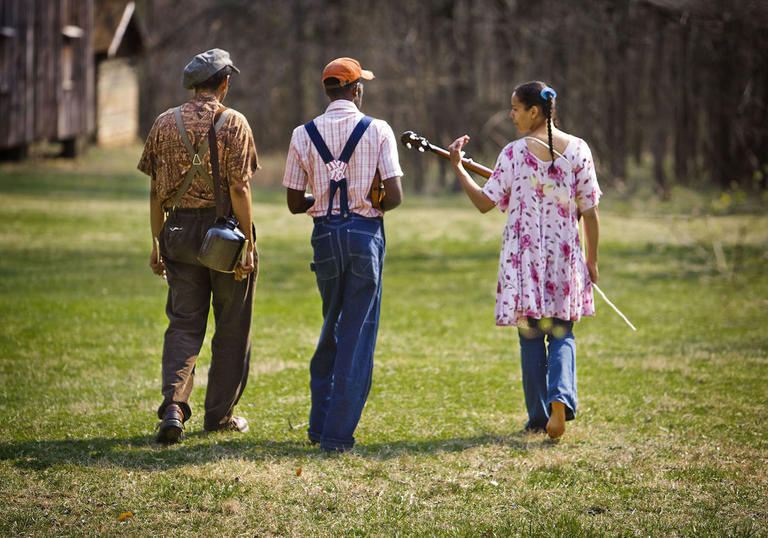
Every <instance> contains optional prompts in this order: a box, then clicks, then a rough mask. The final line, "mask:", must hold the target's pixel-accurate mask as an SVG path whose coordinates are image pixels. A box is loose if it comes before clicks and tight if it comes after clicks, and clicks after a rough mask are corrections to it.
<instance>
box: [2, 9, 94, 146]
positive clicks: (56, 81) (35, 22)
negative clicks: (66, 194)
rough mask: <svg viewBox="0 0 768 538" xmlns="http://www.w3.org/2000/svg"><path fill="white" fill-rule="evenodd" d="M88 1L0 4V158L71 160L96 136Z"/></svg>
mask: <svg viewBox="0 0 768 538" xmlns="http://www.w3.org/2000/svg"><path fill="white" fill-rule="evenodd" d="M93 10H94V2H93V0H2V2H0V151H2V152H3V154H5V155H8V154H10V155H14V156H23V155H24V154H25V153H26V149H27V147H28V146H29V144H31V143H32V142H37V141H46V140H48V141H59V142H62V143H63V147H64V153H65V154H74V153H75V151H76V148H77V146H78V144H79V143H80V142H84V141H86V140H87V139H88V138H90V137H91V136H92V134H93V132H94V128H95V109H94V93H95V87H94V53H93V40H92V35H93Z"/></svg>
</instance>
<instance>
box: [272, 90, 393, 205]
mask: <svg viewBox="0 0 768 538" xmlns="http://www.w3.org/2000/svg"><path fill="white" fill-rule="evenodd" d="M362 117H363V113H362V112H360V111H359V110H358V109H357V106H356V105H355V104H354V103H353V102H352V101H347V100H345V99H339V100H336V101H333V102H332V103H331V104H330V105H328V108H327V109H326V110H325V113H324V114H322V115H320V116H318V117H317V118H315V119H314V122H315V126H317V130H318V131H319V132H320V135H321V136H322V137H323V140H324V141H325V143H326V145H327V146H328V149H329V150H330V151H331V154H332V155H333V156H334V158H338V157H339V155H340V154H341V150H342V149H343V148H344V144H346V142H347V139H348V138H349V135H350V133H351V132H352V129H354V127H355V125H357V122H358V121H360V118H362ZM377 168H378V169H379V171H380V172H381V177H382V179H390V178H393V177H399V176H402V175H403V171H402V170H401V168H400V163H399V161H398V157H397V143H396V140H395V135H394V133H393V132H392V128H391V127H390V126H389V125H388V124H387V123H386V122H385V121H382V120H373V121H372V122H371V124H370V125H369V126H368V129H367V130H366V131H365V134H363V137H362V138H361V139H360V142H359V143H358V144H357V147H356V148H355V151H354V153H352V158H350V160H349V165H348V166H347V172H346V178H347V191H348V203H349V209H350V211H352V212H353V213H357V214H358V215H361V216H363V217H380V216H381V215H382V212H381V211H379V210H378V209H374V208H373V206H372V205H371V199H370V197H369V194H370V192H369V191H370V189H371V183H372V182H373V176H374V175H375V174H376V169H377ZM307 184H309V187H310V189H311V190H312V194H313V195H314V197H315V203H314V205H313V206H312V207H311V208H309V211H307V214H308V215H310V216H312V217H323V216H325V214H326V212H327V210H328V193H329V190H330V179H329V172H328V169H327V168H326V166H325V163H324V162H323V159H322V158H321V157H320V154H319V153H318V152H317V149H315V146H314V145H313V144H312V141H311V140H310V138H309V134H307V130H306V129H305V128H304V126H303V125H301V126H299V127H296V129H294V130H293V136H292V137H291V146H290V148H289V149H288V158H287V160H286V163H285V176H284V177H283V185H284V186H285V187H287V188H289V189H295V190H297V191H304V190H306V188H307ZM333 212H334V213H339V196H338V194H337V195H336V196H335V197H334V200H333Z"/></svg>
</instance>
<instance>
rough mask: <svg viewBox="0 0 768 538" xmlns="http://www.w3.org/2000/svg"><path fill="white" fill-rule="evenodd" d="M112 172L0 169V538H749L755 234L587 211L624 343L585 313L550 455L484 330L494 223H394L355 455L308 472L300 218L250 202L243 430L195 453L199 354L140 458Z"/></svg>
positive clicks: (764, 470)
mask: <svg viewBox="0 0 768 538" xmlns="http://www.w3.org/2000/svg"><path fill="white" fill-rule="evenodd" d="M138 153H139V149H138V148H131V149H130V151H128V152H124V151H106V150H93V151H91V153H90V154H89V155H88V156H87V157H86V158H83V159H81V160H79V161H78V162H76V163H71V162H67V161H55V160H49V161H43V162H37V163H34V162H32V163H22V164H7V163H6V164H2V165H0V535H2V536H9V535H10V536H13V535H37V536H43V535H133V536H152V535H154V536H169V535H174V536H211V535H226V536H264V535H266V536H269V535H289V536H350V535H371V536H409V535H434V536H508V535H522V536H581V535H617V534H618V535H629V536H631V535H642V536H662V535H664V536H711V535H718V536H766V535H768V433H766V432H767V430H766V426H765V421H766V409H767V408H768V330H767V329H766V322H768V270H767V269H766V267H768V217H767V216H766V214H765V212H764V211H762V212H760V211H754V212H752V213H743V212H742V213H739V214H733V212H731V213H729V212H728V211H726V210H725V208H724V205H725V204H724V203H723V201H722V200H721V201H720V202H719V203H720V205H719V206H718V205H717V204H716V205H712V204H709V203H708V202H707V201H706V200H705V199H703V198H701V197H696V196H692V195H690V194H685V193H682V194H681V196H682V195H686V196H688V198H687V199H686V201H685V202H684V203H681V202H677V203H676V202H674V201H673V202H672V203H666V204H660V203H658V202H654V201H653V200H652V199H648V200H646V201H644V202H643V201H631V200H630V199H620V198H619V197H618V196H617V195H616V194H615V193H612V192H611V189H610V187H609V186H608V185H604V190H605V192H606V195H605V198H604V199H603V203H602V205H601V219H602V226H603V229H602V238H601V258H600V271H601V278H600V285H601V287H602V289H603V290H604V291H605V292H606V293H607V294H608V295H609V297H610V298H611V299H612V300H613V301H614V302H615V303H616V304H617V305H618V306H619V307H620V308H621V309H622V310H623V311H624V312H625V313H626V314H627V316H628V317H629V318H630V320H631V321H632V322H633V323H634V324H635V325H636V326H637V327H638V329H639V331H638V332H636V333H635V332H632V331H631V330H630V329H629V328H628V327H627V326H626V325H625V324H624V322H623V321H621V319H620V318H619V317H618V316H617V315H616V314H614V313H613V311H612V310H610V308H609V307H608V306H607V305H606V304H605V302H604V301H603V300H602V299H600V298H599V297H598V298H596V303H597V307H598V316H597V317H596V318H590V319H586V320H584V321H583V322H582V323H579V324H578V325H577V327H576V329H575V332H576V339H577V346H578V358H577V363H578V386H579V400H580V401H579V403H580V405H579V409H578V417H577V419H576V420H575V421H574V422H569V423H568V429H567V431H566V434H565V436H564V438H563V439H562V441H561V442H559V443H551V442H548V441H547V440H546V438H545V436H541V435H528V434H524V433H521V428H522V427H523V425H524V423H525V419H526V414H525V407H524V403H523V395H522V388H521V382H520V365H519V360H520V359H519V348H518V343H517V334H516V332H515V331H514V330H513V329H509V328H497V327H495V326H494V322H493V308H494V295H495V287H496V269H497V261H498V251H499V246H500V237H501V230H502V227H503V225H504V215H502V214H500V213H499V212H496V211H494V212H492V213H490V214H487V215H480V214H479V213H478V212H477V211H476V210H474V208H472V207H471V206H470V203H469V202H468V201H467V200H466V199H463V198H460V197H447V198H439V199H430V198H424V197H420V198H416V197H411V198H407V199H406V202H405V203H404V205H403V206H402V207H401V208H400V209H398V210H396V211H393V212H392V213H391V214H388V215H387V217H386V227H387V241H388V244H387V257H386V263H385V274H384V299H383V308H382V315H381V329H380V332H379V340H378V346H377V350H376V357H375V371H374V380H373V388H372V391H371V395H370V398H369V400H368V404H367V406H366V408H365V410H364V412H363V417H362V421H361V423H360V426H359V428H358V430H357V435H356V436H357V439H358V444H357V447H356V449H355V450H354V451H353V452H352V453H349V454H344V455H341V456H330V457H329V456H325V455H323V454H321V453H320V452H319V451H318V449H316V448H314V447H312V446H310V445H309V443H308V442H307V441H306V433H305V429H306V419H307V413H308V409H309V388H308V384H309V373H308V361H309V357H310V355H311V353H312V351H313V348H314V344H315V342H316V338H317V335H318V333H319V328H320V323H321V315H320V301H319V297H318V294H317V290H316V288H315V283H314V279H313V274H312V273H310V271H309V267H308V265H309V261H310V258H311V250H310V245H309V234H310V232H311V220H310V219H308V218H307V217H306V216H303V215H301V216H294V215H290V214H289V213H288V211H287V209H286V208H285V207H284V203H283V194H282V192H281V191H279V190H261V189H254V220H255V222H256V227H257V232H258V236H259V249H260V252H261V275H260V277H259V283H258V289H257V292H256V301H255V315H254V322H253V353H252V366H251V377H250V380H249V383H248V387H247V389H246V391H245V394H244V397H243V399H242V401H241V404H240V406H239V407H238V410H239V412H240V413H241V414H243V415H245V416H246V417H247V418H248V419H249V421H250V425H251V431H250V432H249V433H247V434H212V435H206V434H203V433H202V431H201V430H202V404H203V400H204V396H205V385H206V376H207V371H208V364H209V361H210V334H211V333H210V331H209V334H208V337H207V339H206V344H205V345H204V348H203V350H202V352H201V356H200V360H199V363H198V368H197V378H196V389H195V391H194V394H193V402H192V403H193V413H194V415H193V417H192V419H191V420H190V422H189V423H188V427H187V434H188V438H187V439H186V440H185V441H184V442H183V443H182V444H180V445H178V446H173V447H170V448H163V447H160V446H157V445H156V444H154V442H153V436H154V428H155V425H156V423H157V419H156V415H155V410H156V408H157V405H158V404H159V402H160V393H159V390H160V386H159V378H160V351H161V346H162V338H163V332H164V330H165V326H166V318H165V315H164V304H165V295H166V285H165V283H164V282H163V281H162V280H161V279H159V278H157V277H156V276H154V275H153V274H152V273H151V272H150V270H149V268H148V266H147V262H148V257H149V250H150V248H151V240H150V234H149V228H148V203H147V199H148V183H147V180H146V178H145V177H144V176H142V175H141V174H139V173H138V172H136V171H134V167H135V163H136V161H137V159H138ZM425 158H427V157H425ZM404 184H405V188H406V196H408V194H409V192H408V179H407V177H406V178H405V180H404ZM726 201H727V200H726ZM763 207H765V206H763ZM681 208H683V209H681Z"/></svg>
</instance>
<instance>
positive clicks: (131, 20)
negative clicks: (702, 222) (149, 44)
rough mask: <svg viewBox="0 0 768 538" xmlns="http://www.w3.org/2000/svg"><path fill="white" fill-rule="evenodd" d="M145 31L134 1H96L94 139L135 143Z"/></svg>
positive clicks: (117, 143)
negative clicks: (139, 63)
mask: <svg viewBox="0 0 768 538" xmlns="http://www.w3.org/2000/svg"><path fill="white" fill-rule="evenodd" d="M143 35H144V33H143V30H142V27H141V25H140V23H139V20H138V19H137V17H136V3H135V2H127V1H126V0H97V2H96V12H95V20H94V29H93V49H94V53H95V54H96V142H97V143H98V144H101V145H120V144H126V143H131V142H135V141H136V140H137V137H138V130H139V79H138V70H137V62H138V59H139V56H140V55H141V53H142V52H143V49H144V37H143Z"/></svg>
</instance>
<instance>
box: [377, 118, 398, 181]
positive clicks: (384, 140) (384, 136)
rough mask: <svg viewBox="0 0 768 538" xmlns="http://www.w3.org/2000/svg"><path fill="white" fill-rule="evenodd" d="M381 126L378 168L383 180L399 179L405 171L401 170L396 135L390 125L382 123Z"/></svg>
mask: <svg viewBox="0 0 768 538" xmlns="http://www.w3.org/2000/svg"><path fill="white" fill-rule="evenodd" d="M381 123H382V124H383V125H382V126H381V142H380V145H379V162H378V168H379V172H380V173H381V178H382V179H389V178H392V177H399V176H402V175H403V170H402V168H400V159H399V157H398V154H397V141H396V140H395V133H394V132H392V127H390V126H389V124H388V123H386V122H384V121H382V122H381Z"/></svg>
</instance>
